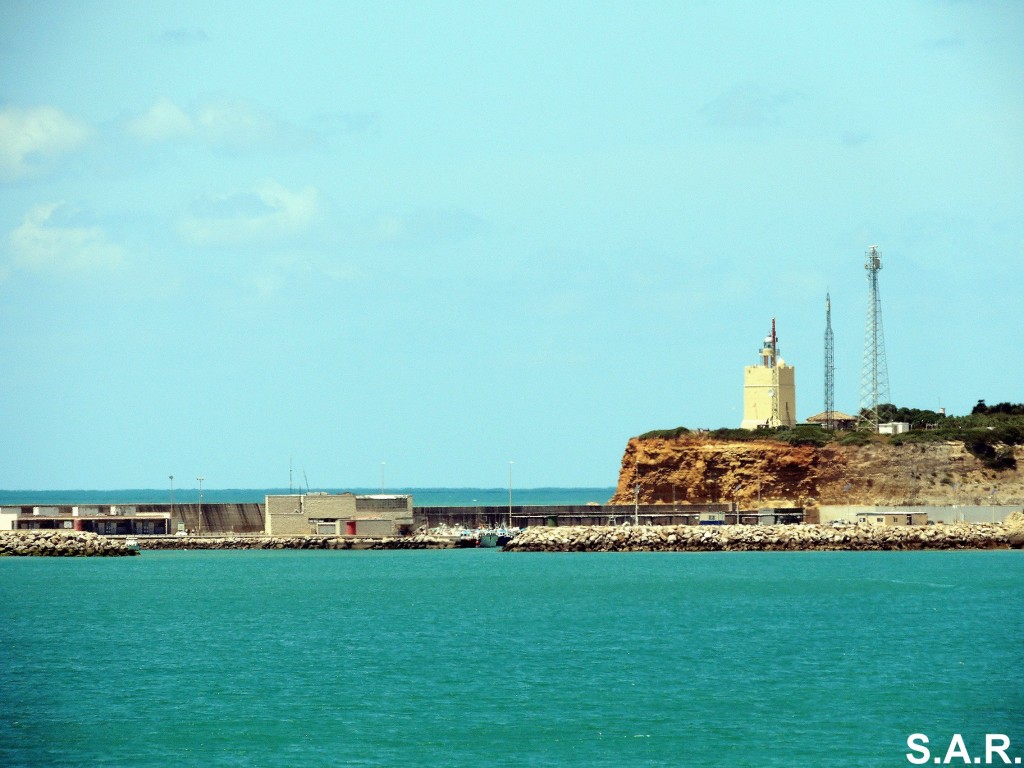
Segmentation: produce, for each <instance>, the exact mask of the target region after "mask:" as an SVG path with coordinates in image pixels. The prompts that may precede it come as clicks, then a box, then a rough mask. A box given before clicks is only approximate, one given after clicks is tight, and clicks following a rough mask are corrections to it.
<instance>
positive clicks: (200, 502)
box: [196, 477, 203, 535]
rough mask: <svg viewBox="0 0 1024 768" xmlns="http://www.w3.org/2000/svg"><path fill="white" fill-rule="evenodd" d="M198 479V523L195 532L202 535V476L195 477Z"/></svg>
mask: <svg viewBox="0 0 1024 768" xmlns="http://www.w3.org/2000/svg"><path fill="white" fill-rule="evenodd" d="M196 480H198V481H199V524H198V526H197V527H196V533H198V534H199V535H202V533H203V478H202V477H197V478H196Z"/></svg>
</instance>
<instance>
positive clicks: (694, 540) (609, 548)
mask: <svg viewBox="0 0 1024 768" xmlns="http://www.w3.org/2000/svg"><path fill="white" fill-rule="evenodd" d="M1022 547H1024V528H1008V527H1006V526H1003V525H993V524H973V525H972V524H958V525H936V526H879V525H846V526H839V527H834V526H831V525H759V526H745V525H744V526H737V525H728V526H688V525H678V526H637V527H629V526H616V527H609V526H602V527H596V526H595V527H582V526H574V527H564V528H539V527H538V528H529V529H527V530H525V531H523V532H522V533H521V534H520V535H519V536H517V537H516V538H514V539H513V540H512V541H510V542H509V543H508V544H507V545H506V547H505V550H506V551H508V552H722V551H725V552H749V551H800V550H851V551H864V550H920V549H1008V548H1014V549H1020V548H1022Z"/></svg>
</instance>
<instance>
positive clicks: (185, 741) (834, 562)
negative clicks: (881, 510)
mask: <svg viewBox="0 0 1024 768" xmlns="http://www.w3.org/2000/svg"><path fill="white" fill-rule="evenodd" d="M1022 587H1024V553H1021V552H1017V551H990V552H857V553H848V552H794V553H781V552H780V553H754V552H748V553H620V554H511V553H502V552H499V551H496V550H447V551H426V552H424V551H402V552H333V551H326V552H320V551H270V552H264V551H242V552H144V553H143V554H142V555H141V556H140V557H133V558H113V559H98V558H97V559H92V558H89V559H48V558H9V559H3V560H0V619H2V620H0V654H2V663H0V712H2V714H3V723H2V727H0V765H4V766H40V765H63V766H104V765H108V766H161V767H162V766H169V765H186V766H210V765H213V766H303V768H306V767H308V766H320V765H338V766H342V765H354V766H491V765H522V766H704V765H707V766H898V765H908V764H909V762H908V760H907V757H906V755H907V754H908V753H909V752H910V750H908V747H907V738H908V737H909V736H910V735H911V734H915V733H922V734H926V735H927V736H928V737H929V739H930V744H931V745H932V746H933V748H934V749H935V750H936V754H938V755H940V756H941V755H943V754H945V745H946V744H948V743H949V742H950V739H951V737H952V735H953V734H957V733H959V734H962V738H963V739H964V741H965V743H966V744H967V745H968V747H969V748H970V749H971V754H972V756H973V755H975V754H977V755H980V756H984V751H983V747H984V739H985V734H987V733H1000V734H1007V735H1008V736H1009V737H1010V738H1011V739H1012V743H1013V746H1012V747H1011V751H1010V755H1011V756H1018V755H1022V754H1024V749H1021V747H1022V746H1024V672H1022V670H1024V646H1022V638H1024V602H1022V598H1021V591H1022ZM954 763H955V764H962V761H959V760H955V761H954Z"/></svg>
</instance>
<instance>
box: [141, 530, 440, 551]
mask: <svg viewBox="0 0 1024 768" xmlns="http://www.w3.org/2000/svg"><path fill="white" fill-rule="evenodd" d="M459 545H460V542H459V540H458V539H457V538H455V537H452V536H435V535H430V534H416V535H414V536H380V537H377V536H146V537H145V538H140V539H139V546H140V547H141V548H142V549H145V550H158V549H177V550H189V549H350V550H361V549H454V548H456V547H458V546H459Z"/></svg>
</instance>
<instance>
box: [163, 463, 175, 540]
mask: <svg viewBox="0 0 1024 768" xmlns="http://www.w3.org/2000/svg"><path fill="white" fill-rule="evenodd" d="M167 479H168V480H170V481H171V516H170V517H169V518H167V530H166V531H164V533H170V532H171V531H170V526H171V520H173V519H174V475H168V476H167Z"/></svg>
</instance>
